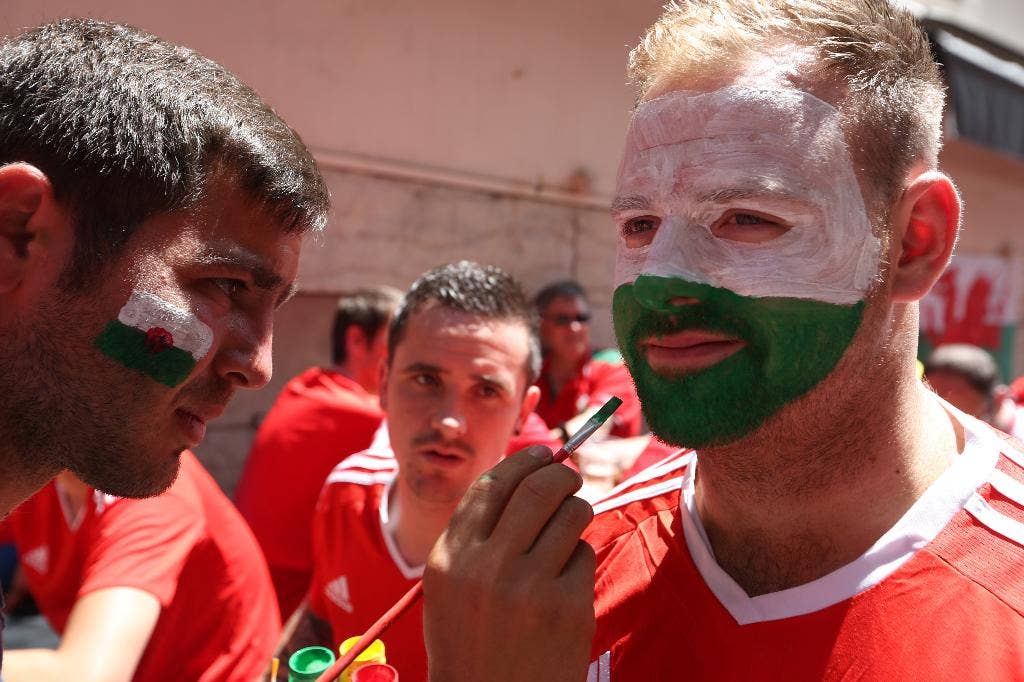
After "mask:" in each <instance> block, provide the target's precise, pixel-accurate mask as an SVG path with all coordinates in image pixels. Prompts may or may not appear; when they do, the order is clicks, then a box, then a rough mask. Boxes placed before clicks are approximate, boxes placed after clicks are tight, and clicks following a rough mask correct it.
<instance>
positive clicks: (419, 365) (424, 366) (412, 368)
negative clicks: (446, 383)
mask: <svg viewBox="0 0 1024 682" xmlns="http://www.w3.org/2000/svg"><path fill="white" fill-rule="evenodd" d="M402 372H405V373H412V372H430V373H433V374H443V373H444V370H442V369H441V368H440V367H438V366H437V365H431V364H429V363H426V362H414V363H412V364H411V365H406V366H405V367H403V368H402Z"/></svg>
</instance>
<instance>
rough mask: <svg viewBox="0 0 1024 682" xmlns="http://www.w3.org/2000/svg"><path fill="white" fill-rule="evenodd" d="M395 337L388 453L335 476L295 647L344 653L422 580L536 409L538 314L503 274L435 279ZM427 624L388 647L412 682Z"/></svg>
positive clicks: (397, 633) (471, 270)
mask: <svg viewBox="0 0 1024 682" xmlns="http://www.w3.org/2000/svg"><path fill="white" fill-rule="evenodd" d="M390 334H391V335H390V338H389V342H388V346H389V348H388V359H387V369H386V372H385V375H384V381H383V384H382V392H381V399H382V403H383V405H384V407H385V408H386V410H387V413H388V431H389V432H390V443H391V445H390V448H378V449H371V450H368V451H366V452H363V453H360V454H358V455H355V456H352V457H349V458H348V459H347V460H345V461H343V462H342V463H341V464H339V465H338V466H337V467H336V468H335V469H334V471H332V472H331V474H330V476H329V477H328V478H327V483H326V485H325V486H324V488H323V492H322V493H321V495H320V500H319V502H318V503H317V508H316V513H315V516H314V520H313V562H314V564H313V581H312V585H311V586H310V589H309V602H308V606H307V608H306V609H305V610H300V611H299V612H297V613H296V615H295V618H294V619H293V620H294V622H293V623H292V624H291V625H292V627H294V628H295V629H294V631H293V632H288V628H286V634H285V637H286V650H287V651H288V652H291V651H294V650H296V649H298V648H301V647H303V646H309V645H312V644H322V645H324V646H329V647H331V648H332V649H335V650H336V649H337V647H338V645H339V644H340V643H341V642H342V641H344V640H345V639H347V638H349V637H353V636H357V635H360V634H362V633H363V632H364V631H365V630H366V629H367V628H369V626H370V625H371V624H373V622H374V621H376V619H377V618H378V617H379V616H380V615H381V614H383V613H384V612H385V611H386V610H387V609H388V608H389V607H390V606H391V605H392V604H394V602H395V601H397V600H398V598H399V597H401V596H402V595H403V594H405V593H406V592H407V591H408V590H409V589H410V588H411V587H412V586H413V585H414V584H415V583H416V581H417V580H418V579H419V577H420V575H421V574H422V572H423V564H424V562H425V561H426V559H427V554H428V553H429V552H430V549H431V547H432V546H433V545H434V542H435V541H436V540H437V537H438V536H439V535H440V534H441V531H442V530H443V529H444V527H445V525H446V524H447V523H448V518H449V516H451V513H452V511H453V510H454V509H455V506H456V505H457V504H458V502H459V500H460V499H461V498H462V495H463V493H464V492H465V491H466V488H468V487H469V485H470V484H471V483H472V482H473V481H474V480H475V479H476V478H477V477H478V476H479V475H480V474H481V473H482V472H483V471H484V470H486V469H488V468H490V467H491V466H493V465H494V464H495V463H496V462H498V461H499V460H500V459H501V458H502V457H503V456H504V455H505V452H506V449H507V446H508V442H509V440H510V439H511V438H512V436H513V434H514V433H515V432H516V431H517V430H519V429H520V428H521V427H522V425H523V424H524V422H525V421H526V419H527V416H528V415H529V414H530V412H531V411H532V410H533V407H534V405H535V404H536V402H537V395H538V390H537V388H536V387H534V386H533V382H534V380H535V379H536V377H537V370H538V368H539V366H540V351H539V346H538V344H537V339H536V336H535V332H534V325H533V311H532V309H531V308H530V306H529V303H528V302H527V300H526V298H525V296H524V295H523V292H522V290H521V289H520V287H519V284H518V283H517V282H516V281H515V280H514V279H513V278H512V277H511V276H509V275H508V274H506V273H505V272H503V271H502V270H500V269H498V268H496V267H488V266H481V265H477V264H476V263H470V262H466V261H462V262H458V263H453V264H450V265H446V266H442V267H440V268H436V269H434V270H431V271H429V272H427V273H425V274H424V275H422V276H421V277H420V278H419V279H418V280H417V281H416V282H415V283H414V284H413V285H412V288H411V289H410V290H409V293H408V294H407V295H406V297H405V300H404V301H403V303H402V306H401V308H400V309H399V311H398V313H397V314H396V316H395V319H394V322H393V323H392V325H391V332H390ZM539 449H540V450H541V451H543V452H548V450H546V449H544V448H539ZM422 623H423V619H422V610H421V608H420V606H416V607H415V608H413V610H412V611H411V612H409V613H406V614H404V615H403V616H402V617H401V618H400V619H399V620H398V621H397V622H395V624H394V625H393V626H392V627H391V628H390V629H389V630H388V632H387V633H386V634H385V635H384V636H383V638H382V639H383V641H384V645H385V653H386V656H387V660H388V662H389V663H390V664H391V665H393V666H395V667H396V668H397V669H398V671H399V673H400V675H401V678H402V680H403V682H418V681H423V680H426V675H427V661H426V653H425V651H424V648H423V630H422Z"/></svg>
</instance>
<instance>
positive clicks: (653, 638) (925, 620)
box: [586, 408, 1024, 682]
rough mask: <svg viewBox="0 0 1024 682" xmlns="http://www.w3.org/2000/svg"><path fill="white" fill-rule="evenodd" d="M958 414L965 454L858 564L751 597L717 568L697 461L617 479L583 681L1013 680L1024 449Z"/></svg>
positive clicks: (1023, 601)
mask: <svg viewBox="0 0 1024 682" xmlns="http://www.w3.org/2000/svg"><path fill="white" fill-rule="evenodd" d="M949 409H952V408H949ZM957 416H958V418H959V419H960V420H961V422H962V423H964V424H965V427H966V430H967V444H966V447H965V449H964V452H963V453H962V454H961V455H960V456H959V457H958V458H957V460H956V462H955V463H954V464H953V465H952V466H951V467H950V468H949V469H948V470H947V471H946V472H944V473H943V474H942V475H941V476H940V477H939V479H938V480H936V481H935V483H934V484H932V486H931V487H930V488H929V489H928V490H927V491H926V492H925V494H924V495H923V496H922V497H921V498H920V499H919V500H918V501H917V502H916V503H915V504H914V505H913V506H912V507H911V508H910V509H909V510H908V511H907V513H906V514H905V515H904V516H903V518H901V519H900V520H899V522H898V523H897V524H896V525H895V526H894V527H893V528H891V529H890V530H889V531H888V532H887V533H886V534H885V535H883V536H882V537H881V538H880V539H879V540H878V541H877V542H876V543H875V545H874V546H873V547H871V548H870V549H869V550H868V551H867V552H866V553H865V554H864V555H863V556H862V557H860V558H859V559H856V560H855V561H853V562H852V563H850V564H848V565H846V566H843V567H842V568H840V569H838V570H836V571H834V572H832V573H829V574H828V575H826V576H824V577H822V578H819V579H818V580H815V581H813V582H810V583H808V584H805V585H800V586H798V587H794V588H791V589H787V590H783V591H781V592H776V593H771V594H765V595H760V596H757V597H753V598H751V597H748V596H747V595H746V594H745V593H744V592H743V590H742V589H741V588H740V587H739V585H737V584H736V583H735V581H733V580H732V579H731V578H730V577H729V576H728V575H727V574H726V573H725V572H724V571H723V570H722V569H721V568H719V566H718V564H717V563H715V558H714V555H713V554H712V552H711V549H710V547H709V544H708V541H707V538H706V535H705V534H704V531H703V527H702V525H701V523H700V518H699V516H698V514H697V511H696V509H695V506H694V501H693V490H694V487H693V483H694V476H695V469H696V467H697V461H698V455H695V454H694V453H680V454H679V455H677V456H675V457H673V458H671V459H670V460H667V461H665V462H663V463H661V464H659V465H656V466H654V467H652V468H651V469H648V470H647V471H646V472H644V473H642V474H640V475H639V476H637V477H636V478H634V479H632V480H631V481H627V482H626V483H624V484H623V485H622V486H620V487H619V488H618V489H616V490H615V491H613V493H612V494H611V496H609V498H608V499H607V500H606V501H604V502H601V503H598V504H597V505H596V506H595V511H596V512H597V516H596V518H595V520H594V522H593V524H592V525H591V526H590V528H589V529H588V531H587V533H586V539H587V541H588V542H590V543H591V544H592V545H593V546H594V548H595V549H596V551H597V558H598V569H597V584H596V609H597V618H598V626H597V634H596V636H595V639H594V647H593V652H592V654H593V657H594V662H593V663H592V664H591V667H590V671H589V678H588V679H589V680H590V681H591V682H611V681H614V680H618V681H620V682H621V681H622V680H677V679H686V680H751V679H757V680H821V679H826V680H839V679H842V680H893V681H896V680H954V679H959V680H968V679H969V680H986V681H988V680H1021V679H1024V617H1022V616H1024V454H1022V453H1020V452H1018V451H1017V450H1015V449H1013V447H1012V446H1010V445H1008V444H1007V443H1005V442H1003V440H1002V439H1001V438H1000V437H998V436H997V435H996V434H995V432H994V431H992V430H990V429H989V428H988V427H987V426H985V425H983V424H982V423H981V422H978V421H976V420H973V419H971V418H970V417H965V416H963V415H960V414H958V415H957ZM866 502H869V501H866Z"/></svg>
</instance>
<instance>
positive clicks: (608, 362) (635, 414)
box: [537, 353, 641, 438]
mask: <svg viewBox="0 0 1024 682" xmlns="http://www.w3.org/2000/svg"><path fill="white" fill-rule="evenodd" d="M546 377H547V363H545V365H544V368H543V369H542V370H541V373H540V379H538V380H537V386H538V387H539V388H540V400H539V401H538V402H537V414H539V415H540V416H541V418H542V419H543V420H544V421H545V423H547V425H548V428H552V429H556V428H558V427H559V426H561V425H562V424H564V423H565V422H566V421H568V420H569V419H572V418H573V417H575V416H576V415H578V414H579V413H580V412H583V411H584V410H586V409H587V408H588V407H600V406H602V405H604V404H605V403H606V402H608V399H609V398H611V397H612V396H617V397H619V398H621V399H622V405H621V406H620V407H619V409H618V410H616V411H615V414H614V415H612V420H613V421H612V429H611V435H613V436H621V437H623V438H628V437H630V436H638V435H640V426H641V417H640V400H639V399H638V398H637V397H636V389H635V388H633V379H632V378H630V376H629V372H628V371H627V370H626V366H625V365H624V364H622V360H621V359H618V358H616V357H615V356H611V355H610V354H608V353H600V354H598V355H595V356H594V357H591V358H588V359H587V360H584V361H583V362H582V363H580V367H579V369H578V370H577V371H576V374H574V375H573V377H572V378H571V379H570V380H569V381H567V382H565V384H564V385H563V386H562V388H561V389H560V390H559V391H558V394H557V395H555V394H553V393H552V392H551V387H550V386H549V385H548V381H547V378H546Z"/></svg>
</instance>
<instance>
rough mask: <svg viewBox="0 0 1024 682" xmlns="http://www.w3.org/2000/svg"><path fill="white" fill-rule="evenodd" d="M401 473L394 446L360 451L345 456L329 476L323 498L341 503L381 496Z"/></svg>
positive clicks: (322, 492) (325, 483)
mask: <svg viewBox="0 0 1024 682" xmlns="http://www.w3.org/2000/svg"><path fill="white" fill-rule="evenodd" d="M397 472H398V462H397V460H395V455H394V453H393V452H392V451H391V450H390V449H387V448H382V447H376V448H370V449H367V450H363V451H362V452H357V453H355V454H354V455H349V456H348V457H346V458H345V459H343V460H342V461H341V462H340V463H339V464H338V465H337V466H335V467H334V469H332V470H331V473H329V474H328V475H327V480H326V481H324V487H323V490H322V491H321V493H320V497H321V500H323V499H327V500H330V501H332V502H335V503H337V502H339V501H341V500H358V499H366V498H368V497H371V496H379V494H380V491H381V489H383V487H384V486H386V485H387V484H388V483H390V482H391V480H392V479H394V477H395V474H396V473H397Z"/></svg>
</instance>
